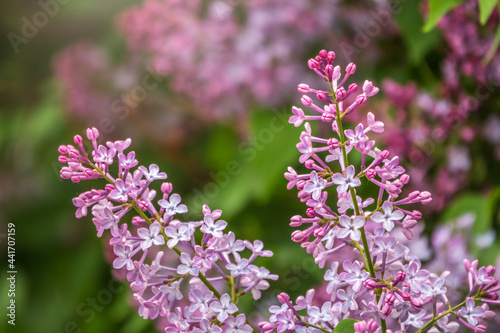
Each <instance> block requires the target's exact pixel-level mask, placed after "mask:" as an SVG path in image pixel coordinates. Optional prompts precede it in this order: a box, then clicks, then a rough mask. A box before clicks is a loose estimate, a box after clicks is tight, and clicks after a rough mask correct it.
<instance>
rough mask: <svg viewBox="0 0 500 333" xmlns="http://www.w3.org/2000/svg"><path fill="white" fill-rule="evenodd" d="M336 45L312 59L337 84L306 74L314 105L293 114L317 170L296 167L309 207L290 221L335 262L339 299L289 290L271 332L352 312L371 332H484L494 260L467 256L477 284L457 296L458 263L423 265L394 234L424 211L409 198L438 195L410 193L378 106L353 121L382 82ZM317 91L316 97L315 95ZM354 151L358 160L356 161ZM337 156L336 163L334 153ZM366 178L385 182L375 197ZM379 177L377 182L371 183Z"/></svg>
mask: <svg viewBox="0 0 500 333" xmlns="http://www.w3.org/2000/svg"><path fill="white" fill-rule="evenodd" d="M334 59H335V53H334V52H332V51H330V52H327V51H325V50H322V51H321V52H320V53H319V55H317V56H316V57H315V58H313V59H310V60H309V63H308V64H309V68H310V69H311V70H313V71H314V72H315V73H316V74H318V75H319V76H320V77H321V78H322V79H323V80H324V81H326V82H327V83H328V86H329V89H328V90H323V89H316V88H312V87H310V86H309V85H306V84H300V85H299V87H298V89H299V91H300V92H301V93H303V94H304V96H303V97H302V100H301V101H302V104H303V105H304V106H305V107H307V108H309V109H312V112H313V114H314V115H312V116H311V115H306V113H305V112H304V111H303V110H302V109H301V108H298V107H294V108H293V114H294V115H293V116H292V117H291V118H290V123H291V124H294V125H295V126H296V127H298V126H301V125H302V124H304V128H305V131H303V132H302V134H301V136H300V143H299V144H297V148H298V150H299V151H300V153H301V154H302V155H301V157H300V159H299V161H300V162H301V163H302V164H304V165H305V167H306V168H307V169H309V170H310V171H309V172H308V173H304V174H299V173H297V171H295V170H294V169H293V168H291V167H289V169H288V172H287V173H285V177H286V179H287V180H288V181H289V184H288V188H289V189H291V188H294V187H295V188H296V189H297V190H298V197H299V199H300V200H301V201H302V202H304V203H305V204H306V206H307V209H306V211H305V216H299V215H297V216H293V217H292V218H291V223H290V225H291V226H292V227H294V228H298V227H302V228H301V229H298V230H295V231H294V232H293V233H292V240H293V241H294V242H298V243H301V246H302V247H304V248H306V250H307V252H308V253H310V254H312V256H313V257H314V258H315V261H316V263H317V264H318V265H319V267H320V268H322V267H324V266H325V264H326V263H329V269H328V270H327V271H326V273H325V276H324V279H325V281H326V282H327V283H328V286H327V289H326V293H327V294H328V295H329V299H328V300H327V301H325V302H323V304H318V305H314V303H313V302H314V294H315V291H314V290H310V291H309V292H308V293H307V295H306V296H305V297H303V296H301V297H299V298H298V299H297V300H296V302H295V304H294V303H293V302H292V301H291V300H290V297H289V296H288V295H287V294H285V293H282V294H280V295H279V296H278V300H279V302H280V303H281V304H282V305H281V307H277V306H273V307H271V308H270V311H271V312H272V313H273V315H272V316H271V317H270V318H269V321H265V322H261V323H260V324H259V326H260V327H261V328H262V331H263V332H273V331H277V332H292V331H295V332H330V331H332V330H333V329H334V328H335V327H336V326H337V325H338V324H339V323H340V322H341V320H343V319H346V318H351V319H355V320H357V322H356V323H355V324H354V330H355V331H356V332H357V333H362V332H363V333H364V332H370V333H373V332H408V331H412V330H417V332H424V331H427V330H428V329H430V328H431V330H432V331H433V332H455V331H456V330H457V329H458V327H459V325H458V323H457V322H455V321H453V318H455V317H456V318H457V319H458V321H459V322H461V323H462V324H464V325H465V326H466V327H469V328H470V329H472V330H474V331H475V332H485V331H486V327H487V326H486V325H487V322H486V320H487V319H490V318H491V317H492V316H494V313H493V312H492V311H490V310H489V305H490V304H499V302H500V301H499V300H498V296H499V295H498V291H499V290H500V285H498V280H497V279H496V278H495V277H494V273H495V268H494V267H493V266H488V267H479V266H478V261H477V260H476V261H473V262H470V261H469V260H468V259H463V258H462V260H463V267H464V268H465V272H466V276H467V278H466V282H467V283H468V287H469V288H468V289H469V292H468V294H467V296H466V297H465V299H464V300H463V301H462V302H460V303H459V304H457V305H453V306H452V305H451V304H450V302H449V298H448V296H447V293H448V292H449V291H451V290H450V289H451V288H450V286H449V284H448V283H447V280H448V277H449V276H450V272H449V271H444V272H442V273H441V274H440V275H437V274H434V273H431V272H429V271H428V270H425V269H422V265H421V262H420V260H419V258H418V257H416V256H415V255H414V254H412V253H411V252H410V250H409V248H408V247H406V246H405V245H403V243H402V242H400V241H399V240H397V239H396V238H395V237H394V236H393V234H394V231H395V230H396V229H399V230H400V231H401V232H402V233H403V234H404V235H405V236H406V238H407V239H412V238H413V231H412V229H414V228H415V227H416V225H417V221H418V220H419V219H420V218H421V216H422V214H421V213H420V212H419V211H417V210H412V209H410V208H408V207H407V205H410V204H415V203H423V204H426V203H429V202H430V201H431V200H432V199H431V195H430V193H429V192H425V191H424V192H419V191H413V192H410V193H409V194H407V195H403V194H402V193H404V192H403V187H404V186H405V185H406V184H408V182H409V180H410V177H409V176H408V174H407V173H406V171H405V169H404V168H403V167H402V166H400V165H399V159H398V157H397V156H392V157H391V155H390V153H389V151H387V150H384V151H381V150H380V149H378V148H376V147H375V141H373V140H370V138H369V137H368V134H370V132H375V133H380V132H383V130H384V124H383V123H382V122H380V121H377V120H375V117H374V116H373V114H371V113H368V116H367V121H366V123H360V124H358V125H357V126H356V127H355V129H345V130H344V129H343V118H344V117H346V116H348V115H349V114H351V113H352V112H354V111H355V110H357V109H358V108H359V106H361V105H363V104H365V103H366V101H367V99H368V98H369V97H371V96H373V95H375V94H376V93H377V92H378V91H379V89H378V88H377V87H375V86H374V85H373V83H372V82H370V81H365V82H364V84H363V86H362V89H361V92H360V93H358V86H357V85H356V84H354V83H353V84H350V85H349V86H348V87H347V88H345V84H346V81H347V79H348V78H349V76H350V75H352V74H353V73H354V72H355V70H356V66H355V65H354V64H352V63H350V64H349V65H347V67H346V68H345V71H344V75H342V74H343V73H342V70H341V68H340V66H335V65H334ZM310 95H312V96H313V97H315V98H316V100H317V102H314V100H313V98H311V97H310ZM309 121H318V122H319V123H320V124H319V125H318V126H322V125H326V126H328V128H331V129H332V132H331V133H332V136H330V137H316V136H314V134H313V131H312V127H311V125H310V124H309V123H308V122H309ZM352 161H357V162H356V166H355V164H353V163H352ZM331 162H335V164H333V163H331ZM363 182H365V183H367V184H368V185H367V187H370V186H371V187H374V188H375V189H377V191H378V195H376V197H375V198H370V197H363V194H362V192H361V191H359V190H360V189H362V188H363V187H362V184H363ZM370 183H371V185H369V184H370ZM345 248H350V249H351V250H352V252H353V253H354V254H355V256H356V257H357V259H356V260H345V259H343V261H339V259H340V257H338V256H336V254H337V253H338V251H339V250H341V249H345Z"/></svg>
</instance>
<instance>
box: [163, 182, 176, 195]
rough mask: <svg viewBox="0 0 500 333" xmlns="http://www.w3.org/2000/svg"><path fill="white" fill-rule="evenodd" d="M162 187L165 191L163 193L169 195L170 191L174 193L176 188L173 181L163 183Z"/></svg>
mask: <svg viewBox="0 0 500 333" xmlns="http://www.w3.org/2000/svg"><path fill="white" fill-rule="evenodd" d="M160 189H161V191H162V192H163V194H165V195H169V194H170V193H172V191H173V189H174V188H173V185H172V183H169V182H164V183H163V184H161V187H160Z"/></svg>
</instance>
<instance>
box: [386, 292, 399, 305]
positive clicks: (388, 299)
mask: <svg viewBox="0 0 500 333" xmlns="http://www.w3.org/2000/svg"><path fill="white" fill-rule="evenodd" d="M395 301H396V296H395V295H394V293H392V292H391V293H389V294H387V295H386V296H385V302H386V303H387V304H389V305H393V304H394V302H395Z"/></svg>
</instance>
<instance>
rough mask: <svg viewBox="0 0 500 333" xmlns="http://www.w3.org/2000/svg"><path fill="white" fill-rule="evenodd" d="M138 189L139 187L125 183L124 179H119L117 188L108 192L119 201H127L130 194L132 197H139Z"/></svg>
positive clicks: (109, 195) (110, 197)
mask: <svg viewBox="0 0 500 333" xmlns="http://www.w3.org/2000/svg"><path fill="white" fill-rule="evenodd" d="M137 190H138V189H137V188H135V187H133V186H132V185H130V184H127V183H125V182H124V181H123V180H121V179H117V180H116V182H115V189H114V190H113V191H111V192H110V193H109V194H108V198H109V199H112V200H115V201H119V202H125V201H127V200H128V198H129V196H130V197H132V198H134V197H137Z"/></svg>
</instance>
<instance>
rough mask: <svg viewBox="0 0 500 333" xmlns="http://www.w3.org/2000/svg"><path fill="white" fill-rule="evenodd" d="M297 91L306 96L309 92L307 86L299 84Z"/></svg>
mask: <svg viewBox="0 0 500 333" xmlns="http://www.w3.org/2000/svg"><path fill="white" fill-rule="evenodd" d="M298 90H299V92H300V93H301V94H307V93H308V92H309V91H310V89H309V85H307V84H305V83H301V84H299V87H298Z"/></svg>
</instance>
